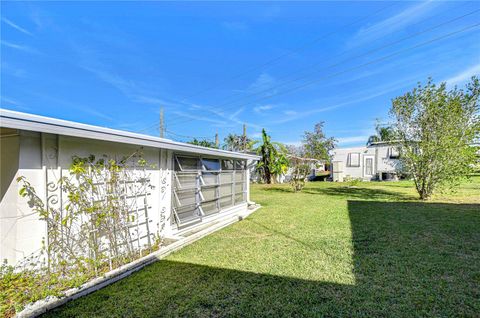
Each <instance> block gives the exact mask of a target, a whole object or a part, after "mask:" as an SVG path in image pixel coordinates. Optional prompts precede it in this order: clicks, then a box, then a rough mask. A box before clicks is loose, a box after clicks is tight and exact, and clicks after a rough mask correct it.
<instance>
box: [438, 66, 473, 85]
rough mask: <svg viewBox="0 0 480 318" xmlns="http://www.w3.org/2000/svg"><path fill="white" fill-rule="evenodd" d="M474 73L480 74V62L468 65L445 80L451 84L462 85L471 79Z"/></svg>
mask: <svg viewBox="0 0 480 318" xmlns="http://www.w3.org/2000/svg"><path fill="white" fill-rule="evenodd" d="M474 75H476V76H479V75H480V63H478V64H476V65H472V66H470V67H468V68H467V69H465V70H463V71H461V72H460V73H458V74H456V75H454V76H452V77H450V78H448V79H446V80H445V82H447V84H448V85H449V86H454V85H460V84H463V83H465V82H467V81H468V80H470V78H471V77H472V76H474Z"/></svg>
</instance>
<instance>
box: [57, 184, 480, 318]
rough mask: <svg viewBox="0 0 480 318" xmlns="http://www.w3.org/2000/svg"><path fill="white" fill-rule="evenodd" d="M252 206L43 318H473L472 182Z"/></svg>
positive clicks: (477, 274) (336, 188)
mask: <svg viewBox="0 0 480 318" xmlns="http://www.w3.org/2000/svg"><path fill="white" fill-rule="evenodd" d="M252 199H253V200H255V201H256V202H258V203H261V204H262V206H263V208H262V209H260V210H258V211H257V212H255V213H254V214H253V215H251V216H250V217H248V218H247V219H245V220H243V221H242V222H239V223H236V224H234V225H232V226H230V227H228V228H225V229H223V230H221V231H219V232H217V233H214V234H213V235H210V236H209V237H206V238H204V239H202V240H200V241H198V242H196V243H194V244H192V245H190V246H188V247H186V248H184V249H182V250H181V251H179V252H177V253H175V254H173V255H171V256H170V257H168V258H167V259H165V260H162V261H160V262H157V263H155V264H153V265H150V266H148V267H147V268H145V269H143V270H141V271H139V272H138V273H136V274H134V275H132V276H130V277H128V278H126V279H124V280H122V281H120V282H117V283H115V284H113V285H111V286H109V287H107V288H105V289H102V290H100V291H98V292H95V293H93V294H91V295H89V296H87V297H84V298H80V299H78V300H76V301H73V302H71V303H68V304H67V305H65V306H63V307H61V308H59V309H57V310H54V311H53V312H51V313H50V314H49V315H48V316H51V317H178V316H181V317H185V316H190V317H192V316H193V317H231V316H242V317H263V316H272V317H292V316H297V317H298V316H308V317H338V316H341V317H410V316H431V317H450V316H459V317H466V316H470V317H479V316H480V178H476V179H475V182H473V183H469V184H465V185H463V186H462V187H461V189H460V190H459V191H458V192H457V193H455V194H444V195H441V196H437V197H435V198H434V199H432V200H431V201H429V202H421V201H418V200H416V196H415V193H414V191H413V186H412V184H411V183H409V182H396V183H394V182H392V183H375V182H372V183H360V185H358V186H357V187H355V188H348V187H346V185H345V184H335V183H325V182H316V183H309V184H308V186H307V187H306V188H305V189H304V191H303V192H302V193H296V194H295V193H292V192H290V188H289V186H288V185H273V186H265V185H255V186H252Z"/></svg>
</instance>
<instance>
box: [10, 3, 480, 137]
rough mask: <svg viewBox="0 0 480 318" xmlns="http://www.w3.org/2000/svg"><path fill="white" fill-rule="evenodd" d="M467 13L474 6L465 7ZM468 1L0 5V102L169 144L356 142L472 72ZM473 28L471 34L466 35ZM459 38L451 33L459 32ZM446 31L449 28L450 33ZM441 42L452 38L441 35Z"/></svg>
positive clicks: (475, 65) (479, 52) (478, 32)
mask: <svg viewBox="0 0 480 318" xmlns="http://www.w3.org/2000/svg"><path fill="white" fill-rule="evenodd" d="M476 10H477V11H476ZM478 10H480V2H458V1H456V2H453V1H452V2H433V1H430V2H305V3H299V2H295V3H289V2H278V3H277V2H265V3H260V2H245V3H240V2H235V3H232V2H228V3H227V2H222V3H220V2H209V3H201V2H185V3H173V2H169V3H163V2H103V3H99V2H83V3H65V2H63V3H62V2H44V3H43V2H2V3H1V106H2V108H6V109H11V110H18V111H24V112H29V113H34V114H39V115H44V116H51V117H57V118H62V119H67V120H74V121H78V122H83V123H88V124H94V125H100V126H106V127H111V128H116V129H123V130H129V131H135V132H142V133H147V134H152V135H158V117H159V109H160V107H162V106H163V107H164V111H165V118H166V126H167V137H168V138H171V139H175V140H180V141H186V140H188V139H189V137H188V136H196V137H200V138H202V137H207V138H209V139H213V138H214V135H215V133H216V132H218V133H219V135H220V138H221V139H223V137H224V136H225V135H226V134H228V133H230V132H234V133H241V131H242V124H243V123H246V124H247V128H248V133H249V135H250V136H252V137H258V136H259V134H260V132H261V129H262V128H266V129H267V132H269V133H270V134H271V135H272V137H273V139H275V140H278V141H282V142H285V143H290V144H298V143H299V142H300V141H301V136H302V134H303V132H304V131H305V130H312V129H313V126H314V124H315V123H316V122H318V121H325V131H326V133H327V135H329V136H334V137H336V138H337V139H338V140H339V144H340V146H344V147H346V146H355V145H362V144H365V142H366V140H367V137H368V135H369V134H371V133H372V132H373V129H374V124H375V120H376V119H377V118H378V119H380V120H381V121H383V122H387V121H388V109H389V107H390V104H391V99H392V98H394V97H395V96H398V95H401V94H402V93H403V92H405V91H407V90H409V89H411V88H413V87H414V86H415V84H416V83H417V82H418V81H425V80H426V79H427V77H429V76H431V77H433V79H434V80H435V81H437V82H439V81H447V83H449V85H462V84H464V83H465V81H466V80H468V78H469V77H470V76H472V75H474V74H477V75H478V74H480V27H479V26H478V25H477V24H478V23H480V11H478ZM475 25H476V26H475ZM457 31H458V32H457ZM455 32H457V33H455ZM449 34H451V35H450V36H449Z"/></svg>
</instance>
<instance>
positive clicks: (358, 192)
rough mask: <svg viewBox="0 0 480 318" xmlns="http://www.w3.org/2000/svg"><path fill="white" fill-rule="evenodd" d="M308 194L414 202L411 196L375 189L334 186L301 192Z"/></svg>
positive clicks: (414, 198)
mask: <svg viewBox="0 0 480 318" xmlns="http://www.w3.org/2000/svg"><path fill="white" fill-rule="evenodd" d="M303 192H304V193H309V194H323V195H331V196H342V197H347V198H358V199H373V200H416V199H417V198H416V197H415V196H412V195H407V194H404V193H400V192H397V191H388V190H383V189H377V188H363V187H348V186H336V187H328V188H307V189H305V190H303Z"/></svg>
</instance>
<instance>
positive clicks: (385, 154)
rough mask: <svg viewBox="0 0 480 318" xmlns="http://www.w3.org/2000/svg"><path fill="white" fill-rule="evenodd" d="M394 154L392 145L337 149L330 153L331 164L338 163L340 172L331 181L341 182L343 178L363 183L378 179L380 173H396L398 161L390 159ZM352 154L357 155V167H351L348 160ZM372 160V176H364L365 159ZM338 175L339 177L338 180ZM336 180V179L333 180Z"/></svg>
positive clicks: (398, 166)
mask: <svg viewBox="0 0 480 318" xmlns="http://www.w3.org/2000/svg"><path fill="white" fill-rule="evenodd" d="M395 152H396V147H395V145H393V144H388V143H377V144H372V145H369V146H362V147H352V148H337V149H334V150H333V151H332V162H333V163H335V162H340V163H341V165H340V166H342V171H341V172H340V173H339V174H337V173H336V174H335V177H334V180H333V181H341V180H340V179H342V177H343V178H348V177H351V178H357V179H362V180H365V181H370V180H375V179H380V178H381V177H382V173H394V174H395V173H397V172H398V171H399V169H400V162H399V160H398V159H394V158H392V156H391V155H392V154H394V153H395ZM352 154H358V155H359V159H360V160H359V162H358V165H352V164H351V161H350V158H351V156H352ZM366 157H368V158H373V167H372V170H373V171H372V176H369V175H367V174H366V167H365V158H366ZM338 175H340V176H341V177H340V178H339V176H338ZM332 176H333V173H332ZM335 178H336V179H335Z"/></svg>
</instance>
